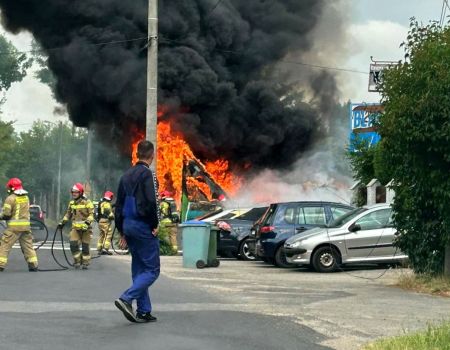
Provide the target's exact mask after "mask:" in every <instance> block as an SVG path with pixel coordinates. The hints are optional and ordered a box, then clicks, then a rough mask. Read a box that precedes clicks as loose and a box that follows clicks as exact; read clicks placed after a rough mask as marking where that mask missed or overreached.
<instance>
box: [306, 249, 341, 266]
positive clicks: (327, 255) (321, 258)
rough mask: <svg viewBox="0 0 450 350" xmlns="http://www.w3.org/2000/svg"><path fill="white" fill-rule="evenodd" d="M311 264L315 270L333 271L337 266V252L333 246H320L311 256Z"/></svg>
mask: <svg viewBox="0 0 450 350" xmlns="http://www.w3.org/2000/svg"><path fill="white" fill-rule="evenodd" d="M312 264H313V267H314V270H316V271H317V272H334V271H336V269H337V268H338V266H339V254H338V252H337V251H336V249H335V248H333V247H320V248H319V249H317V250H316V251H315V253H314V255H313V257H312Z"/></svg>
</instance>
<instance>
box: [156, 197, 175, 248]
mask: <svg viewBox="0 0 450 350" xmlns="http://www.w3.org/2000/svg"><path fill="white" fill-rule="evenodd" d="M170 196H171V193H170V192H168V191H162V192H161V193H160V194H159V211H160V214H161V222H160V225H161V226H164V227H166V228H167V230H168V233H169V241H170V245H171V246H172V248H173V249H174V251H175V252H176V251H177V250H178V243H177V226H176V225H175V224H174V222H173V218H172V208H171V206H170V202H169V199H171V198H170Z"/></svg>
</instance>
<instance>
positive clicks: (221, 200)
mask: <svg viewBox="0 0 450 350" xmlns="http://www.w3.org/2000/svg"><path fill="white" fill-rule="evenodd" d="M217 200H218V201H219V202H224V201H226V200H227V197H225V195H224V194H221V195H220V196H219V197H217Z"/></svg>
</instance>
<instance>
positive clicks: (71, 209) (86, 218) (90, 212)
mask: <svg viewBox="0 0 450 350" xmlns="http://www.w3.org/2000/svg"><path fill="white" fill-rule="evenodd" d="M69 220H72V229H75V230H81V231H86V230H88V229H89V228H90V226H91V224H92V222H93V221H94V204H92V202H91V201H90V200H89V199H87V198H85V197H80V198H78V199H77V200H71V201H70V202H69V206H68V207H67V211H66V215H64V218H63V219H62V223H63V224H65V223H66V222H67V221H69Z"/></svg>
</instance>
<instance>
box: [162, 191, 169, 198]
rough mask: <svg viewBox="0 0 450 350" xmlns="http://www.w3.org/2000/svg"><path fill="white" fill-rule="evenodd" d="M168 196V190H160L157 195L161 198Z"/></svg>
mask: <svg viewBox="0 0 450 350" xmlns="http://www.w3.org/2000/svg"><path fill="white" fill-rule="evenodd" d="M170 196H171V193H170V192H169V191H162V192H161V193H160V194H159V197H160V198H161V199H164V198H169V197H170Z"/></svg>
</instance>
